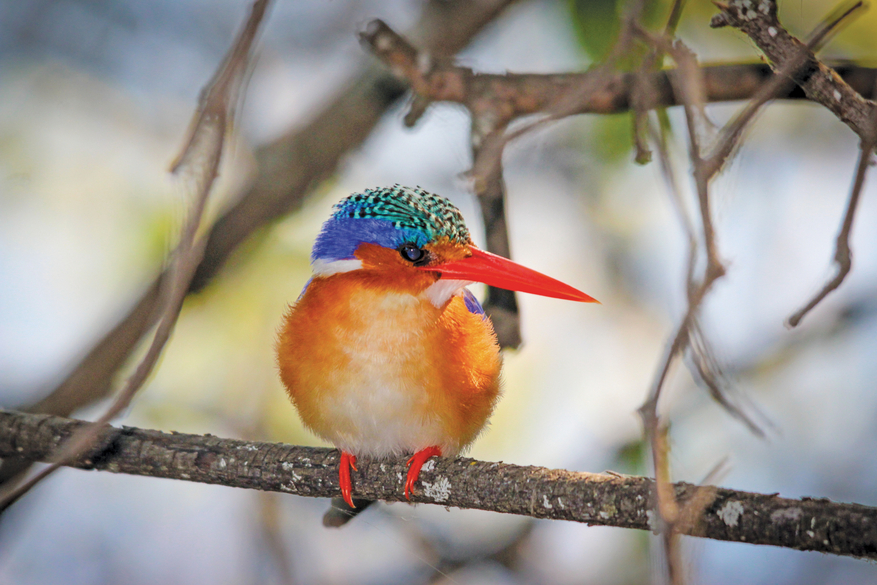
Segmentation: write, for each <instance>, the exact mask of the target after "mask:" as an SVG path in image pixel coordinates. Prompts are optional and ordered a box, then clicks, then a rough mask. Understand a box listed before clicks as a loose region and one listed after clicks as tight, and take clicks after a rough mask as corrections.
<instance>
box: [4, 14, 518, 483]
mask: <svg viewBox="0 0 877 585" xmlns="http://www.w3.org/2000/svg"><path fill="white" fill-rule="evenodd" d="M513 2H514V0H490V1H485V2H470V1H469V0H432V1H430V2H428V3H427V4H426V5H425V6H424V11H423V16H422V17H421V19H420V21H419V22H418V24H417V25H416V27H415V29H416V30H418V31H421V32H420V33H419V34H420V35H421V36H422V38H425V39H426V40H425V41H424V46H426V47H429V48H430V49H431V50H433V51H435V52H436V53H438V54H449V53H450V54H452V53H455V52H456V51H458V50H459V49H460V48H462V47H463V46H465V45H466V44H467V43H468V42H469V41H470V40H471V38H472V37H473V36H474V35H475V34H477V33H478V32H479V31H480V30H481V29H482V28H483V27H484V26H486V25H487V24H488V23H489V22H491V21H492V20H493V19H494V18H496V17H497V16H498V15H499V14H501V13H502V11H503V10H504V9H505V8H506V7H507V6H508V5H510V4H512V3H513ZM403 92H404V87H403V86H402V85H401V84H399V83H398V82H397V81H395V80H394V78H393V77H392V76H390V75H387V74H386V73H385V72H384V71H383V70H382V68H380V67H377V66H375V67H363V72H362V73H361V74H360V75H358V76H357V77H356V78H354V79H352V80H351V81H350V83H349V84H348V85H347V86H346V87H345V88H344V89H343V90H342V91H340V92H339V93H338V95H337V97H336V98H335V99H334V100H333V101H331V102H330V103H329V104H328V105H327V106H326V107H325V109H323V110H322V111H321V112H319V113H318V114H317V115H316V116H315V117H314V118H313V119H312V120H311V121H310V122H309V123H307V124H305V125H304V126H303V127H301V128H296V129H295V131H291V132H289V133H288V134H286V135H284V136H282V137H281V138H280V139H278V140H277V141H276V142H274V143H272V144H269V145H268V146H266V147H263V148H261V149H259V150H258V151H257V152H256V159H257V162H258V166H259V175H258V177H257V178H256V180H255V181H254V182H253V183H252V184H251V185H250V186H249V187H248V190H247V191H246V192H245V193H244V194H243V195H242V196H241V197H240V198H239V199H238V200H237V203H235V204H234V205H233V206H232V207H231V209H229V210H228V211H227V212H225V213H224V214H223V215H222V216H221V217H220V218H219V219H218V220H217V221H216V223H215V224H214V225H213V227H212V229H211V230H210V232H209V234H208V237H207V245H206V249H205V251H204V259H203V261H202V262H201V264H200V265H199V266H198V269H197V270H196V272H195V276H194V278H193V280H192V284H191V286H190V287H189V292H190V293H192V292H197V291H200V290H201V289H203V288H204V287H205V286H206V285H207V284H208V283H209V282H210V281H211V280H212V278H213V277H214V276H215V275H216V274H217V273H218V272H219V271H220V270H221V268H222V267H223V265H224V264H225V261H226V260H227V259H228V258H229V256H230V255H231V254H232V252H233V251H234V250H236V249H237V248H238V246H239V245H240V244H241V243H242V242H243V241H245V240H246V239H247V238H248V237H249V236H250V235H251V234H252V233H254V232H255V231H257V230H258V229H259V228H261V227H263V226H264V225H265V224H267V223H269V222H271V221H273V220H275V219H277V218H279V217H282V216H283V215H285V214H287V213H290V212H291V211H294V210H296V209H298V208H300V207H301V205H302V204H303V202H304V200H305V199H306V197H307V196H308V195H310V194H311V193H312V192H314V191H315V188H316V187H317V186H318V185H320V184H321V183H322V182H323V181H324V180H326V179H327V178H329V177H331V176H332V174H333V173H334V172H335V170H336V168H337V165H338V163H339V161H340V160H341V159H342V158H343V156H344V154H345V153H347V152H348V151H349V150H350V149H351V148H355V147H356V146H357V145H359V144H360V143H361V142H362V141H363V140H365V138H366V137H367V136H368V135H369V133H370V132H371V130H372V128H373V127H374V125H375V124H376V123H377V122H378V120H379V119H380V117H381V116H382V115H383V113H384V112H385V111H386V110H387V108H389V107H390V106H391V105H392V104H393V103H394V102H395V100H397V99H398V98H399V97H401V96H402V94H403ZM164 279H165V276H162V277H160V278H159V279H157V280H156V281H155V282H153V283H152V284H151V285H150V286H148V287H147V288H146V289H145V291H144V292H143V294H142V296H141V297H140V298H139V299H138V300H137V302H136V303H135V304H134V306H133V307H132V309H131V310H130V312H129V313H128V314H127V315H126V316H125V317H123V318H122V320H121V321H119V323H118V324H117V325H116V326H114V327H113V328H112V329H110V330H109V331H108V332H107V333H106V334H105V335H104V336H103V338H102V339H101V340H100V341H99V342H98V343H96V344H95V345H94V347H93V348H92V349H91V350H89V351H88V353H87V354H86V355H85V357H84V358H83V359H82V360H81V361H80V362H79V363H78V364H77V365H76V367H74V368H73V369H72V371H71V372H70V373H69V375H67V377H66V378H65V379H64V381H63V382H62V383H61V384H59V385H58V386H57V387H56V388H55V389H54V390H53V391H52V392H51V393H49V394H48V396H46V397H45V398H44V399H42V400H40V401H39V402H38V403H36V404H34V405H33V406H31V407H30V408H29V410H30V411H32V412H45V413H52V414H60V415H65V416H66V415H69V414H71V413H72V412H74V411H75V410H76V409H78V408H82V407H83V406H86V405H88V404H91V403H93V402H95V401H97V400H100V399H102V398H104V397H106V396H107V395H108V394H109V391H110V384H111V380H112V378H113V376H114V374H115V372H116V371H117V370H118V369H119V368H120V367H121V366H122V365H123V364H124V363H125V361H126V360H127V359H128V357H129V356H130V354H131V352H133V351H134V348H135V347H136V346H137V344H138V342H139V340H140V339H141V337H142V336H143V335H145V334H146V333H147V332H148V331H149V329H150V327H152V326H153V325H154V324H155V320H154V317H155V315H156V311H155V307H156V304H157V302H158V290H159V283H160V282H162V281H163V280H164ZM27 468H28V464H27V462H24V461H22V460H21V459H18V458H16V457H7V458H5V459H4V460H3V462H2V467H0V481H8V480H9V479H11V478H14V477H17V476H19V475H20V474H21V473H23V472H24V471H25V470H26V469H27Z"/></svg>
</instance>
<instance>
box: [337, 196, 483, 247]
mask: <svg viewBox="0 0 877 585" xmlns="http://www.w3.org/2000/svg"><path fill="white" fill-rule="evenodd" d="M332 217H333V218H335V219H342V218H345V217H349V218H357V219H358V218H371V219H383V220H387V221H391V222H393V226H394V227H396V228H397V229H413V230H417V231H419V232H422V233H423V234H424V235H425V236H426V238H427V240H428V241H433V240H437V239H440V238H448V239H449V240H451V241H452V242H458V243H461V244H468V243H469V242H470V241H471V239H470V236H469V230H468V229H467V228H466V224H465V223H464V221H463V215H462V214H461V213H460V210H459V209H457V208H456V207H455V206H454V204H453V203H451V202H450V201H448V200H447V199H445V198H444V197H442V196H440V195H435V194H433V193H430V192H428V191H424V190H423V189H421V188H420V187H416V188H414V189H412V188H410V187H403V186H401V185H398V184H396V185H394V186H392V187H383V188H377V189H366V190H365V191H363V192H362V193H354V194H353V195H351V196H349V197H347V198H346V199H343V200H341V201H340V202H339V203H338V204H337V205H335V213H333V214H332Z"/></svg>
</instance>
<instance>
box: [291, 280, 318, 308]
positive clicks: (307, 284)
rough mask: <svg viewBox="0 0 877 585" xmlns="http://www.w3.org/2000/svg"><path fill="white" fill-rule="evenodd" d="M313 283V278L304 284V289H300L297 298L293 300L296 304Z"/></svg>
mask: <svg viewBox="0 0 877 585" xmlns="http://www.w3.org/2000/svg"><path fill="white" fill-rule="evenodd" d="M313 281H314V279H313V278H309V279H308V281H307V282H306V283H305V287H304V288H303V289H301V292H300V293H299V294H298V298H297V299H295V302H296V303H297V302H299V301H300V300H301V298H302V297H303V296H305V291H306V290H308V287H309V286H311V283H312V282H313Z"/></svg>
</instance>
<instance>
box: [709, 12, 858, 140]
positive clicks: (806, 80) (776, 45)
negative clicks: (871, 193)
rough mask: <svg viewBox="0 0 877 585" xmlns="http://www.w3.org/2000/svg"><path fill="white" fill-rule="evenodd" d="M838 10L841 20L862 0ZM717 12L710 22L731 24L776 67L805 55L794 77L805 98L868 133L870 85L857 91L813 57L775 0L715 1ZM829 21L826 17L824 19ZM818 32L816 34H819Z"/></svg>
mask: <svg viewBox="0 0 877 585" xmlns="http://www.w3.org/2000/svg"><path fill="white" fill-rule="evenodd" d="M847 4H850V6H849V7H846V5H844V7H843V10H840V11H838V12H839V13H840V16H841V19H843V16H845V15H846V14H849V13H851V12H852V11H854V10H857V9H858V8H859V6H860V5H861V4H862V3H861V2H855V3H847ZM716 6H718V7H719V10H720V11H721V12H719V14H717V15H715V16H714V17H713V18H712V20H711V21H710V26H711V27H713V28H721V27H724V26H733V27H734V28H737V29H739V30H741V31H743V32H744V33H746V35H748V36H749V38H750V39H752V41H753V42H754V43H755V44H756V45H758V48H759V49H761V50H762V51H763V52H764V54H765V56H767V58H768V59H770V61H771V63H772V65H773V67H774V68H775V69H777V70H779V69H780V68H782V67H783V66H784V65H785V64H786V63H787V62H788V61H789V60H795V59H799V58H800V55H805V56H806V59H805V65H804V66H803V67H795V73H794V76H793V79H794V81H795V83H797V84H798V86H799V87H800V88H801V89H802V90H803V91H804V93H805V94H806V96H807V98H808V99H810V100H812V101H814V102H816V103H818V104H821V105H823V106H825V107H826V108H827V109H828V110H829V111H830V112H831V113H833V114H834V115H835V116H837V117H838V119H839V120H840V121H842V122H843V123H844V124H846V125H847V126H849V127H850V128H851V129H852V130H853V132H855V133H856V134H858V135H859V136H860V137H861V138H862V139H865V138H866V137H867V136H868V135H869V130H870V127H871V123H870V120H871V112H872V111H873V109H874V108H875V104H874V103H873V102H871V101H869V100H868V99H866V97H872V98H873V97H874V96H873V95H869V94H871V93H872V92H873V86H872V87H871V88H869V89H865V91H856V89H854V88H853V87H851V86H850V85H849V84H848V83H846V82H845V81H844V80H843V79H842V78H841V77H840V76H839V75H837V74H836V73H835V72H834V71H833V70H832V69H831V68H830V67H829V66H828V65H826V64H825V63H823V62H822V61H820V60H819V59H817V58H816V56H815V55H814V53H813V49H814V48H815V47H813V48H811V47H808V46H806V45H805V44H804V43H802V42H801V41H799V40H798V39H796V38H795V37H794V36H792V35H791V34H789V32H788V31H787V30H786V29H785V28H783V26H782V25H781V24H780V21H779V19H778V17H777V5H776V2H775V1H774V0H761V1H760V2H759V3H758V6H757V7H755V3H754V2H750V0H732V1H731V2H728V3H727V4H724V3H721V2H717V3H716ZM828 20H831V18H830V17H829V18H828V19H826V21H828ZM819 33H820V31H817V33H815V34H819Z"/></svg>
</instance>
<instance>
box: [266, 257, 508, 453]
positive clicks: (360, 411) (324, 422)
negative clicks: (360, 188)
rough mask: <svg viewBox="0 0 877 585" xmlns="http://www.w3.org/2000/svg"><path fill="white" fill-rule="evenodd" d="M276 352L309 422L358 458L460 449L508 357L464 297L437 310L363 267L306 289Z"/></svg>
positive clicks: (487, 405) (477, 426)
mask: <svg viewBox="0 0 877 585" xmlns="http://www.w3.org/2000/svg"><path fill="white" fill-rule="evenodd" d="M277 356H278V364H279V366H280V376H281V379H282V380H283V383H284V385H285V386H286V389H287V392H288V393H289V396H290V398H291V399H292V402H293V404H295V406H296V408H297V409H298V412H299V415H300V416H301V418H302V421H304V423H305V425H306V426H307V427H308V428H310V429H311V430H312V431H314V432H315V433H316V434H317V435H319V436H321V437H322V438H324V439H326V440H327V441H330V442H331V443H332V444H334V445H335V446H336V447H338V448H339V449H342V450H344V451H347V452H349V453H352V454H354V455H363V456H371V457H381V456H388V455H398V454H402V453H413V452H415V451H419V450H421V449H424V448H426V447H430V446H438V447H440V448H441V449H442V453H444V454H445V455H454V454H456V453H458V452H459V451H460V450H462V449H463V448H465V447H466V446H467V445H468V444H469V443H471V442H472V441H473V440H474V439H475V437H476V436H477V435H478V433H479V432H480V431H481V430H482V429H483V428H484V426H485V424H486V423H487V419H488V417H489V416H490V414H491V412H492V411H493V407H494V405H495V403H496V400H497V398H498V396H499V373H500V366H501V359H500V355H499V347H498V346H497V343H496V338H495V335H494V333H493V327H492V326H491V324H490V322H489V321H488V320H487V319H483V318H482V317H481V316H480V315H475V314H472V313H470V312H469V311H468V309H467V308H466V306H465V303H464V302H463V300H462V299H461V298H459V297H453V298H452V299H451V300H450V302H449V303H448V304H447V305H446V306H445V307H443V308H437V307H435V306H434V305H433V304H432V303H431V302H430V301H429V300H428V299H427V298H425V297H424V296H423V295H412V294H409V293H406V292H401V291H393V290H387V289H384V288H379V287H372V286H369V283H368V282H367V280H364V279H363V278H361V277H360V276H359V275H358V274H357V273H346V274H336V275H333V276H329V277H326V278H320V279H315V280H314V281H313V282H312V283H311V284H310V285H309V286H308V288H307V290H306V291H305V294H304V295H303V296H302V297H301V298H300V299H299V300H298V302H297V303H296V304H295V306H293V307H292V308H291V309H290V310H289V312H288V313H287V315H286V317H285V320H284V323H283V327H282V329H281V332H280V336H279V339H278V344H277Z"/></svg>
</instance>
